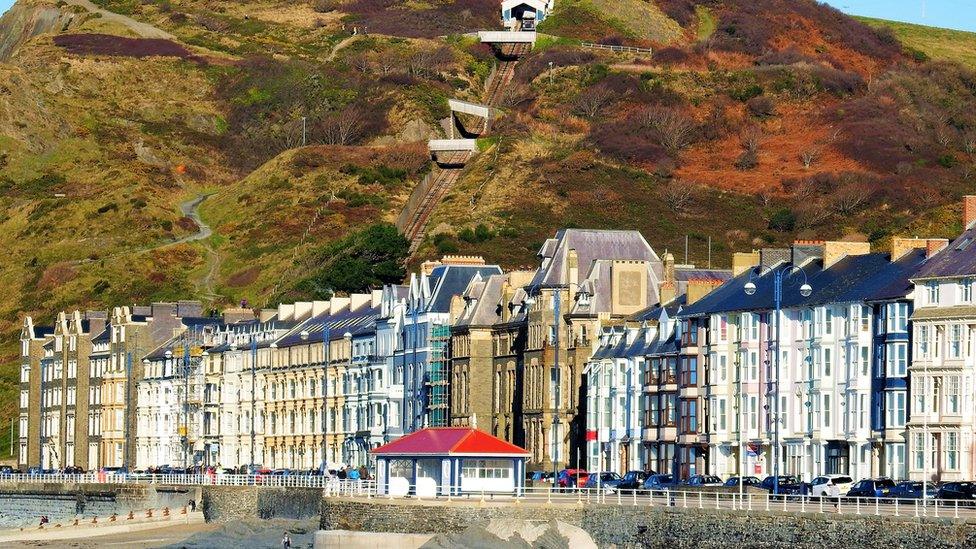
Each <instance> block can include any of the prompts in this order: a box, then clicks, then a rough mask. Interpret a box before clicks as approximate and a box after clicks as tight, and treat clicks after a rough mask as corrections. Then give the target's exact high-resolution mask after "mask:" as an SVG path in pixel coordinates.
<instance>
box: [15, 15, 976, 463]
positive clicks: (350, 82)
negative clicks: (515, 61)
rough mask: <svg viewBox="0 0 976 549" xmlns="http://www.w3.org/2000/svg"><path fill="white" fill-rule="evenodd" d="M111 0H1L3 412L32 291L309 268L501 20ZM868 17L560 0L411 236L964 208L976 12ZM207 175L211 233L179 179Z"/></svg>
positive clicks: (875, 216) (376, 201)
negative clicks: (940, 28) (495, 114)
mask: <svg viewBox="0 0 976 549" xmlns="http://www.w3.org/2000/svg"><path fill="white" fill-rule="evenodd" d="M95 4H97V5H98V6H99V7H100V8H103V9H105V10H108V11H105V12H90V11H88V10H87V9H86V8H84V7H83V6H80V5H78V2H77V0H63V1H58V2H56V1H54V0H19V1H18V2H17V4H16V5H15V7H14V9H13V10H11V12H9V13H8V14H7V15H6V16H4V17H3V18H0V187H2V189H3V192H2V193H0V206H2V210H0V211H2V212H3V214H2V215H0V245H2V246H3V247H4V250H5V253H6V256H7V260H6V262H5V263H4V264H3V267H4V268H3V269H2V271H0V283H2V284H3V285H4V286H5V288H7V291H6V292H4V293H3V294H2V295H0V363H2V364H3V365H4V366H3V367H2V368H0V426H3V425H4V424H5V421H6V420H5V418H7V417H10V416H11V415H13V414H14V413H15V406H16V402H15V395H16V380H15V378H14V375H13V374H14V372H15V369H14V366H13V365H14V362H15V360H16V357H15V354H14V353H15V347H14V345H13V342H14V338H15V337H16V334H17V329H18V326H19V323H20V321H21V318H22V315H23V314H27V313H29V314H34V315H36V316H37V317H39V318H40V319H41V321H42V322H43V321H47V320H48V319H49V318H50V315H51V314H52V313H53V312H54V311H56V310H57V309H60V308H66V307H107V306H111V305H117V304H120V303H129V302H133V301H148V300H152V299H175V298H188V297H196V298H199V299H202V300H204V301H206V302H207V303H209V304H212V305H214V306H218V307H219V306H221V305H225V304H231V303H237V302H238V301H239V300H241V299H247V300H248V301H249V302H250V303H252V304H254V305H257V306H260V305H264V304H270V303H274V302H275V301H276V300H279V299H298V298H303V297H309V296H310V295H317V294H315V292H317V291H320V290H321V288H318V287H317V286H316V283H317V282H321V281H322V280H325V279H324V278H323V277H322V273H323V270H327V269H329V265H331V263H330V261H331V259H334V258H336V257H341V256H342V247H343V246H345V245H346V243H348V242H351V240H349V239H351V238H353V237H352V236H350V235H374V234H377V233H374V232H370V230H371V228H372V227H375V226H376V225H377V224H380V223H384V222H389V221H392V220H393V219H394V218H395V217H396V214H397V213H398V211H399V210H400V208H401V206H402V204H403V203H404V202H405V200H406V198H407V197H408V196H409V193H410V191H411V190H412V188H413V186H414V185H415V184H416V183H417V182H418V181H419V180H420V179H421V178H422V177H423V176H424V174H425V172H426V170H427V169H429V166H428V163H427V161H426V153H425V150H424V144H423V142H424V141H425V140H426V139H428V138H429V137H432V136H439V135H441V134H442V130H441V129H440V124H439V121H440V120H441V119H442V118H444V117H445V116H446V115H447V105H446V99H447V98H448V97H459V98H467V99H473V100H475V99H477V98H478V97H479V96H480V92H481V90H482V88H483V85H484V82H485V79H486V78H487V76H488V74H489V73H490V71H491V67H492V62H493V60H492V54H491V51H490V49H488V48H487V47H484V46H481V45H480V44H477V43H475V41H474V39H472V38H471V37H470V36H464V35H463V33H466V32H471V31H475V30H478V29H482V28H487V27H492V26H495V25H497V23H498V15H497V5H498V3H497V1H496V0H428V1H425V2H414V1H410V2H405V1H397V0H345V1H340V0H312V1H278V0H264V1H248V2H232V1H212V0H207V1H204V0H154V1H150V0H95ZM869 23H870V25H871V26H866V25H864V24H862V23H860V22H858V21H856V20H854V19H851V18H848V17H846V16H844V15H842V14H840V13H839V12H837V11H835V10H832V9H830V8H826V7H824V6H822V5H819V4H816V3H814V2H808V1H793V0H748V1H747V0H704V1H700V2H695V1H690V0H658V1H653V2H652V1H648V0H622V1H620V2H608V1H603V0H573V1H565V2H559V3H557V11H556V12H555V13H554V14H553V16H552V17H551V18H549V19H548V20H547V21H546V22H545V23H544V24H543V30H545V32H546V33H548V34H551V35H553V36H555V37H556V39H551V40H544V41H540V43H539V44H538V46H537V48H536V50H535V51H533V52H532V53H531V55H529V56H528V57H527V58H526V59H524V60H523V61H522V62H521V63H520V64H519V66H518V68H517V70H516V75H515V80H514V82H513V84H512V85H511V86H510V88H509V92H508V95H507V97H506V98H505V101H504V105H503V109H502V115H501V117H500V118H499V119H498V120H497V121H496V122H495V123H494V125H493V130H492V136H491V137H490V138H488V139H485V140H483V142H482V143H483V145H484V147H483V152H482V153H481V154H480V155H479V156H477V157H476V158H475V160H474V161H473V162H472V163H471V165H470V166H469V168H468V169H467V170H466V171H465V172H464V174H463V175H462V177H461V179H460V181H459V183H458V184H457V186H456V187H455V188H454V189H452V190H451V192H450V193H449V194H448V196H447V197H446V199H445V200H444V201H443V203H442V204H441V205H440V206H439V207H438V208H437V209H436V211H435V212H434V215H433V218H432V220H431V224H430V230H429V233H428V237H427V239H426V240H425V242H424V243H423V245H422V246H421V248H420V253H419V254H418V256H417V257H415V258H414V261H420V260H422V259H424V258H428V257H434V256H436V255H439V254H441V253H455V252H456V253H479V254H483V255H485V256H486V259H488V260H489V261H496V262H499V263H501V264H503V265H504V266H506V267H518V266H525V265H532V264H533V263H534V254H535V252H536V251H537V249H538V246H539V244H541V243H542V241H543V240H544V239H545V238H546V237H548V236H551V234H552V233H553V231H555V230H556V229H557V228H559V227H567V226H586V227H606V228H611V227H613V228H637V229H640V230H641V231H642V232H644V234H645V235H646V236H647V238H648V239H649V241H650V242H651V243H652V245H654V246H655V247H656V248H661V249H663V248H669V249H672V250H674V249H683V248H684V242H685V236H686V235H687V236H688V237H689V239H690V243H691V246H690V260H692V261H695V262H698V263H705V262H707V260H708V247H707V245H708V242H709V241H710V242H711V244H712V254H711V258H712V262H713V264H714V265H724V264H727V262H728V260H729V252H731V251H736V250H747V249H750V248H754V247H759V246H766V245H771V244H780V243H786V242H789V241H790V240H792V239H794V238H797V237H829V238H861V239H863V238H867V239H869V240H870V241H871V242H873V243H874V244H876V245H877V246H883V245H884V244H885V243H886V242H887V239H888V238H890V236H891V235H893V234H899V233H907V234H918V235H923V234H929V235H934V236H938V235H941V236H949V235H952V234H954V233H955V232H956V231H957V230H958V228H959V227H958V223H957V222H956V221H955V219H957V217H956V216H955V213H956V209H957V206H956V204H957V199H958V197H959V196H960V195H961V194H963V193H967V192H973V191H974V190H976V189H974V188H973V184H972V181H973V175H974V174H976V156H974V155H976V152H974V149H976V119H974V116H976V115H974V114H973V113H976V108H974V107H976V95H974V91H973V90H974V87H973V85H972V82H974V81H976V77H974V76H973V73H972V72H970V70H969V69H968V68H966V66H967V64H968V65H969V66H970V67H971V66H972V65H971V64H972V57H971V56H970V53H972V52H971V51H970V49H969V48H968V46H967V44H969V43H970V42H971V40H972V39H971V35H965V33H961V34H954V33H948V32H947V33H946V34H944V35H942V34H936V33H933V32H928V31H925V32H921V31H919V29H918V28H915V27H909V26H901V25H898V24H895V25H889V24H885V25H883V26H886V27H888V28H891V29H892V31H891V32H889V31H876V30H873V29H872V27H874V26H877V25H879V24H878V23H875V22H873V21H871V22H869ZM363 30H365V31H366V32H367V34H366V35H364V34H363V32H362V31H363ZM354 31H355V34H354ZM892 32H893V33H892ZM964 35H965V36H964ZM942 36H944V38H940V37H942ZM559 38H567V40H560V39H559ZM578 40H586V41H595V42H600V41H602V42H605V43H619V44H633V45H642V46H650V47H653V48H654V50H655V53H654V55H653V56H652V57H644V56H640V57H635V56H632V55H615V54H608V53H601V52H597V51H594V50H587V49H584V48H581V47H579V46H578V45H574V44H578V42H577V41H578ZM916 50H917V51H923V52H925V56H923V55H920V54H918V53H917V51H916ZM926 56H927V57H930V58H931V59H932V60H933V61H927V60H926ZM935 60H939V61H941V60H948V61H955V62H958V63H960V64H961V66H960V65H955V64H952V63H942V62H935ZM550 62H551V63H552V67H553V70H552V80H551V81H550V78H549V72H548V67H549V64H550ZM303 143H304V146H303ZM200 196H205V197H206V198H205V199H204V200H203V202H202V203H201V204H200V205H199V215H200V216H201V219H202V220H203V222H204V223H205V224H206V225H208V226H209V227H210V228H211V229H212V230H213V234H212V235H211V236H209V237H208V238H206V239H200V240H195V239H193V237H194V235H195V234H197V232H198V231H199V230H200V227H198V226H197V224H196V223H195V222H194V221H193V219H192V216H191V215H188V213H189V212H186V211H183V210H182V209H181V204H184V205H185V204H187V203H188V202H189V201H192V200H193V199H194V197H200ZM133 229H135V230H133ZM359 238H360V240H362V238H366V237H359ZM328 280H329V281H330V284H332V283H334V282H335V280H336V279H334V278H333V279H328ZM351 280H361V279H355V277H351V278H349V279H348V280H346V282H347V283H349V284H354V282H350V281H351ZM340 289H341V288H340ZM0 433H4V434H5V433H6V431H5V430H3V429H0ZM2 438H3V436H2V435H0V439H2ZM0 453H2V443H0Z"/></svg>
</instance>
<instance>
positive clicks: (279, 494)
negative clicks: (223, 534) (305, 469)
mask: <svg viewBox="0 0 976 549" xmlns="http://www.w3.org/2000/svg"><path fill="white" fill-rule="evenodd" d="M201 498H202V499H201V504H202V506H203V516H204V517H205V518H206V519H207V522H230V521H234V520H241V519H252V518H261V519H271V518H287V519H309V518H314V517H317V516H320V513H321V509H320V505H321V501H322V490H321V489H320V488H277V487H268V486H204V487H203V488H202V494H201Z"/></svg>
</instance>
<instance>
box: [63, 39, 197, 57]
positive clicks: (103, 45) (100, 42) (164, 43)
mask: <svg viewBox="0 0 976 549" xmlns="http://www.w3.org/2000/svg"><path fill="white" fill-rule="evenodd" d="M54 45H56V46H58V47H60V48H64V49H65V50H67V51H68V52H69V53H73V54H76V55H111V56H114V57H139V58H142V57H153V56H159V57H179V58H181V59H190V58H193V57H194V55H193V54H192V53H191V52H190V50H188V49H186V48H184V47H183V46H181V45H180V44H177V43H176V42H173V41H171V40H164V39H161V38H126V37H124V36H112V35H109V34H59V35H57V36H55V37H54Z"/></svg>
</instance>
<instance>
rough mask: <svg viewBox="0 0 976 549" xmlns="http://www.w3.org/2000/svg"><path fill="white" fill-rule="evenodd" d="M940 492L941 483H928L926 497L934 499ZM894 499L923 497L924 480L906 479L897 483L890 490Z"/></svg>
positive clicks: (889, 493) (890, 494)
mask: <svg viewBox="0 0 976 549" xmlns="http://www.w3.org/2000/svg"><path fill="white" fill-rule="evenodd" d="M938 492H939V485H937V484H936V483H934V482H929V483H926V485H925V499H932V498H934V497H935V496H936V494H937V493H938ZM888 496H889V497H891V498H892V499H920V498H921V497H922V481H920V480H905V481H902V482H899V483H898V484H896V485H895V486H894V487H893V488H892V489H891V490H890V491H889V492H888Z"/></svg>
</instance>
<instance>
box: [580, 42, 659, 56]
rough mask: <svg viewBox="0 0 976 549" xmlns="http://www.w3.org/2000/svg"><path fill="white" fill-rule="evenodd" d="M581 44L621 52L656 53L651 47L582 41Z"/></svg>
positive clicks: (585, 46)
mask: <svg viewBox="0 0 976 549" xmlns="http://www.w3.org/2000/svg"><path fill="white" fill-rule="evenodd" d="M580 46H582V47H584V48H591V49H595V50H609V51H615V52H621V53H641V54H646V55H651V54H653V53H654V50H652V49H651V48H638V47H636V46H614V45H611V44H595V43H593V42H580Z"/></svg>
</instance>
